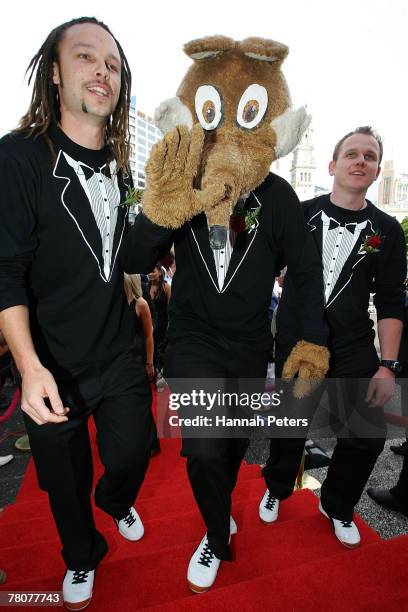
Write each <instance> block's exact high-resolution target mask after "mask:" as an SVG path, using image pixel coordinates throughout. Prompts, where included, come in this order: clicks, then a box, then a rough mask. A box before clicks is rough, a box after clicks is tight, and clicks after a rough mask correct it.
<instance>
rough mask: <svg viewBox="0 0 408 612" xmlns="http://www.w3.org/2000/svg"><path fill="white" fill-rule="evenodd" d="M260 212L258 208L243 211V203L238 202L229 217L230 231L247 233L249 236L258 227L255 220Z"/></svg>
mask: <svg viewBox="0 0 408 612" xmlns="http://www.w3.org/2000/svg"><path fill="white" fill-rule="evenodd" d="M260 212H261V207H260V206H258V207H257V208H255V209H254V210H245V202H242V200H240V201H238V202H237V203H236V204H235V207H234V210H233V212H232V215H231V217H230V229H232V230H233V231H234V232H245V231H247V232H248V234H250V233H251V232H252V231H253V230H254V229H255V227H256V226H257V225H258V221H257V219H258V217H259V213H260Z"/></svg>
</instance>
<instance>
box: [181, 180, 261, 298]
mask: <svg viewBox="0 0 408 612" xmlns="http://www.w3.org/2000/svg"><path fill="white" fill-rule="evenodd" d="M260 206H262V204H261V202H260V201H259V199H258V198H257V196H256V195H255V194H254V193H253V192H251V194H250V196H248V198H247V199H246V203H245V210H247V211H251V210H255V209H257V208H259V207H260ZM190 229H191V233H192V235H193V240H194V243H195V246H196V248H197V249H198V252H199V254H200V257H201V259H202V261H203V263H204V266H205V268H206V271H207V274H208V275H209V276H210V278H211V281H212V283H213V285H214V287H215V289H216V291H217V292H218V293H224V292H225V291H226V290H227V289H228V287H229V285H230V283H231V281H232V279H233V278H234V276H235V274H236V273H237V272H238V269H239V268H240V266H241V264H242V262H243V261H244V259H245V257H246V255H247V253H248V251H249V249H250V248H251V247H252V244H253V242H254V240H255V238H256V235H257V232H258V221H257V220H255V224H254V228H253V229H252V230H251V231H244V232H240V233H236V232H234V231H232V230H229V231H228V238H227V244H226V245H225V247H224V249H222V250H221V251H213V250H212V249H211V247H210V241H209V230H208V223H207V218H206V216H205V215H199V216H198V217H196V218H195V219H193V220H192V221H191V222H190Z"/></svg>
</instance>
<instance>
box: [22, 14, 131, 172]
mask: <svg viewBox="0 0 408 612" xmlns="http://www.w3.org/2000/svg"><path fill="white" fill-rule="evenodd" d="M81 23H94V24H95V25H98V26H100V27H101V28H103V29H104V30H106V31H107V32H108V33H109V34H110V35H111V36H112V38H113V40H114V41H115V43H116V45H117V47H118V50H119V55H120V59H121V87H120V93H119V100H118V103H117V105H116V108H115V110H114V112H113V113H112V115H111V116H110V117H109V118H108V121H107V123H106V127H105V142H106V144H107V145H109V147H110V150H111V153H112V159H115V160H116V164H117V166H116V167H117V170H120V169H122V170H124V171H126V172H127V171H128V164H129V155H130V136H129V107H130V94H131V85H132V74H131V71H130V68H129V64H128V61H127V59H126V56H125V54H124V52H123V49H122V47H121V45H120V44H119V43H118V41H117V40H116V38H115V37H114V36H113V34H112V32H111V31H110V29H109V28H108V26H107V25H105V24H104V23H103V22H102V21H99V20H98V19H96V18H95V17H79V18H78V19H72V20H71V21H67V22H66V23H63V24H62V25H60V26H58V27H56V28H54V29H53V30H52V31H51V32H50V34H49V35H48V36H47V38H46V40H45V41H44V43H43V44H42V45H41V47H40V49H39V50H38V52H37V53H36V54H35V55H34V57H33V58H32V60H31V62H30V63H29V65H28V68H27V70H26V75H27V74H29V77H28V85H30V84H31V81H32V79H33V77H34V75H35V78H34V84H33V93H32V97H31V103H30V106H29V108H28V111H27V112H26V114H25V115H23V117H22V118H21V119H20V122H19V124H18V127H17V128H16V130H15V132H17V133H22V134H27V135H29V136H39V135H40V134H44V135H45V136H46V137H47V132H48V129H49V127H50V124H51V122H52V121H56V122H58V121H59V120H60V117H61V114H60V106H59V97H58V88H57V86H56V85H54V83H53V82H52V70H53V62H57V63H58V60H59V57H58V48H59V44H60V42H61V39H62V37H63V35H64V32H65V31H66V30H68V28H70V27H72V26H74V25H78V24H81Z"/></svg>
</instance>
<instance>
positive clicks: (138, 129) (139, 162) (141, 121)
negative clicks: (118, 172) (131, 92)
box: [129, 96, 163, 222]
mask: <svg viewBox="0 0 408 612" xmlns="http://www.w3.org/2000/svg"><path fill="white" fill-rule="evenodd" d="M129 133H130V145H131V147H132V150H131V154H130V162H129V163H130V170H131V172H132V178H133V184H134V186H135V187H136V188H137V189H144V188H145V187H146V176H145V165H146V161H147V159H148V157H149V154H150V150H151V148H152V146H153V145H154V143H155V142H157V141H158V140H160V139H161V138H162V136H163V135H162V133H161V131H160V130H159V129H158V128H157V127H156V126H155V125H154V121H153V118H152V117H149V115H146V113H143V112H142V111H141V110H139V109H138V108H137V107H136V96H132V98H131V101H130V112H129ZM138 212H139V207H138V206H136V207H133V210H130V211H129V219H130V221H131V222H132V221H133V220H134V217H135V216H136V215H137V213H138Z"/></svg>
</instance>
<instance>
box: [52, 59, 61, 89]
mask: <svg viewBox="0 0 408 612" xmlns="http://www.w3.org/2000/svg"><path fill="white" fill-rule="evenodd" d="M52 82H53V83H54V85H61V78H60V70H59V66H58V64H57V62H52Z"/></svg>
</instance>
